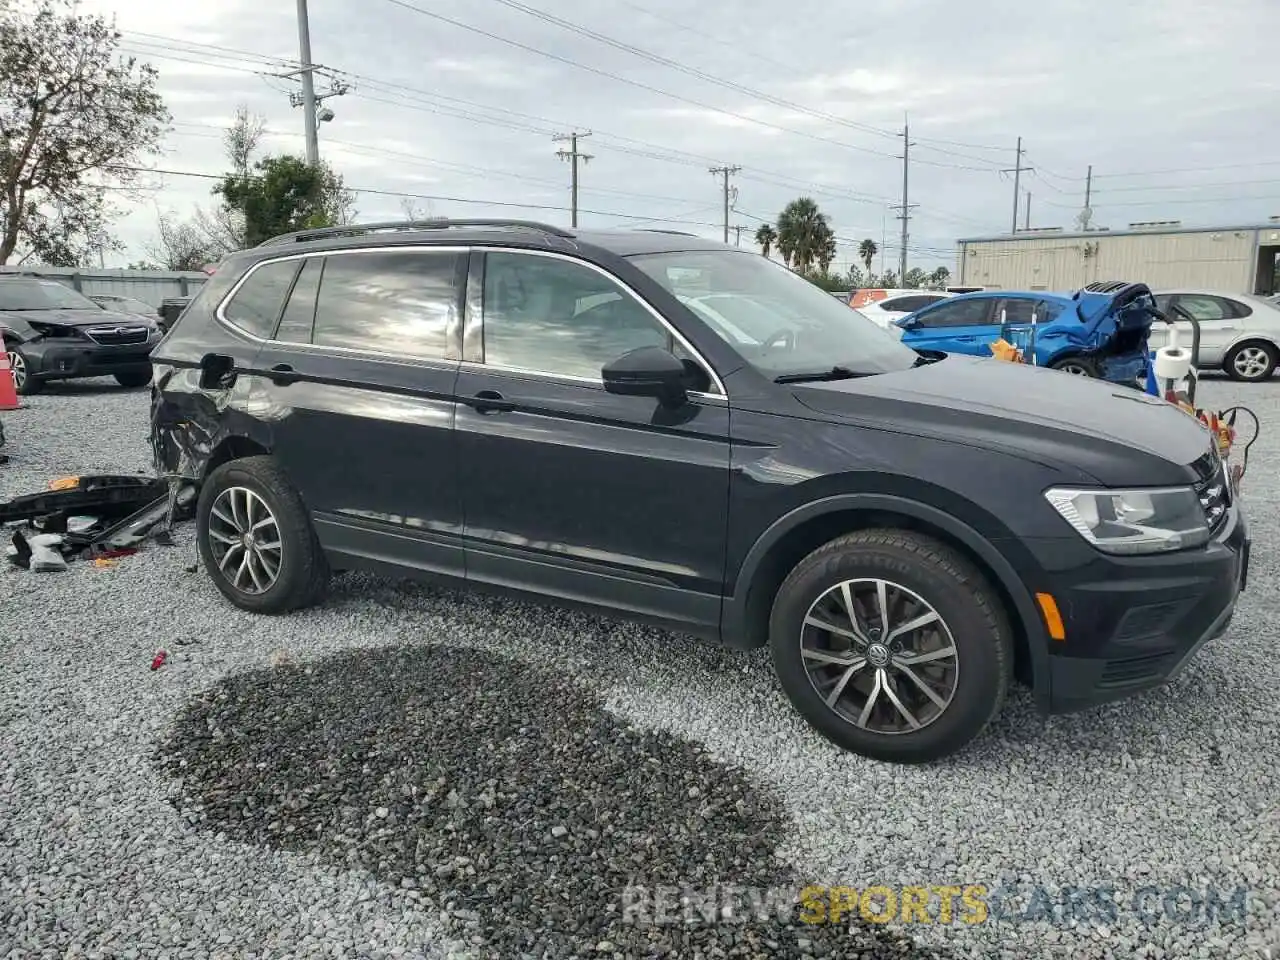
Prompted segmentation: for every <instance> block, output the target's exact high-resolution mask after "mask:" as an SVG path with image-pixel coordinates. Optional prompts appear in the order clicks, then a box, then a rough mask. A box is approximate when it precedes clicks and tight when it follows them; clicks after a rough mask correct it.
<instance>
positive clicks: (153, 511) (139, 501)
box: [0, 474, 196, 570]
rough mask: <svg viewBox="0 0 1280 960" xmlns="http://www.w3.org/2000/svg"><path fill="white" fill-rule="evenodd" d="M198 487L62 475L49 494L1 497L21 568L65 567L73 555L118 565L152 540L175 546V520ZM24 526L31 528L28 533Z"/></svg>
mask: <svg viewBox="0 0 1280 960" xmlns="http://www.w3.org/2000/svg"><path fill="white" fill-rule="evenodd" d="M195 500H196V488H195V485H194V484H191V483H185V482H183V481H179V480H172V481H170V480H165V479H161V478H152V477H133V476H121V475H115V474H101V475H89V476H79V477H57V478H55V479H54V480H52V481H50V483H49V489H48V491H46V492H41V493H30V494H26V495H24V496H20V497H14V498H13V499H12V500H9V501H8V502H6V503H0V526H3V525H5V524H25V525H26V526H25V528H20V529H18V530H16V531H14V534H13V538H12V542H13V546H12V547H10V548H9V550H8V555H9V560H10V562H12V563H13V564H15V565H16V566H19V567H23V568H24V569H31V570H65V569H66V566H67V562H68V561H70V560H76V559H84V560H91V561H93V563H94V566H98V567H103V566H110V565H113V564H114V562H115V561H116V560H119V559H120V558H121V557H128V556H132V555H133V554H135V553H137V552H138V550H139V549H140V547H141V545H142V544H143V543H145V542H146V541H147V540H148V539H150V540H153V541H154V542H157V543H160V544H161V545H163V546H173V542H174V541H173V534H172V527H173V524H174V521H175V520H180V519H186V518H187V517H189V516H191V515H192V514H193V513H194V509H195ZM24 529H25V531H27V532H24Z"/></svg>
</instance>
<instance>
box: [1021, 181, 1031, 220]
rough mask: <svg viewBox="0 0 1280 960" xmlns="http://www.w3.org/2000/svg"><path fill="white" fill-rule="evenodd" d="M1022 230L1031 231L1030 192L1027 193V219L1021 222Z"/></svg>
mask: <svg viewBox="0 0 1280 960" xmlns="http://www.w3.org/2000/svg"><path fill="white" fill-rule="evenodd" d="M1022 229H1023V230H1030V229H1031V191H1030V190H1028V191H1027V217H1026V219H1025V220H1024V221H1023V222H1022Z"/></svg>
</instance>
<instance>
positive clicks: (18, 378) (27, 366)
mask: <svg viewBox="0 0 1280 960" xmlns="http://www.w3.org/2000/svg"><path fill="white" fill-rule="evenodd" d="M4 354H5V358H6V359H7V360H8V361H9V369H10V370H11V371H12V372H13V389H14V390H15V391H16V392H17V393H18V394H19V395H21V396H24V397H29V396H31V395H32V394H33V393H39V392H40V391H41V390H42V389H43V388H44V383H43V382H42V381H40V380H38V379H36V376H35V373H34V372H33V368H32V364H31V361H30V360H28V359H27V358H26V356H25V355H24V354H23V352H22V349H21V348H20V347H18V346H17V344H13V343H6V344H5V345H4Z"/></svg>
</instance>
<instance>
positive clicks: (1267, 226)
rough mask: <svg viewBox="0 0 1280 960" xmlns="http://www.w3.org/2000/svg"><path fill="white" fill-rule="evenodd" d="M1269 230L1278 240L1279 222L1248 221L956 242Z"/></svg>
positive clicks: (1005, 235)
mask: <svg viewBox="0 0 1280 960" xmlns="http://www.w3.org/2000/svg"><path fill="white" fill-rule="evenodd" d="M1255 230H1257V231H1262V230H1270V231H1272V232H1274V233H1275V239H1276V240H1280V223H1250V224H1245V225H1243V226H1240V225H1235V226H1226V227H1172V228H1170V229H1166V230H1160V229H1156V228H1151V229H1146V230H1088V231H1079V232H1072V233H1058V232H1052V233H1050V232H1048V231H1045V232H1044V233H1037V232H1036V231H1034V230H1032V231H1030V232H1021V231H1020V232H1018V233H1016V234H1009V233H998V234H993V235H988V236H982V237H961V238H960V239H959V240H957V241H956V243H997V242H1003V243H1017V242H1019V241H1022V240H1067V239H1071V240H1085V239H1088V240H1097V239H1098V238H1099V237H1137V236H1143V237H1166V236H1172V235H1173V234H1183V233H1237V232H1240V231H1248V232H1250V233H1252V232H1253V231H1255Z"/></svg>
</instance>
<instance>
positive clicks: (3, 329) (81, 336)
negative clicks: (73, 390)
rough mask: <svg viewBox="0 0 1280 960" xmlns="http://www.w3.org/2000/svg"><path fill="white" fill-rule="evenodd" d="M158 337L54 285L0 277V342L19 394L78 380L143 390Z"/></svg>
mask: <svg viewBox="0 0 1280 960" xmlns="http://www.w3.org/2000/svg"><path fill="white" fill-rule="evenodd" d="M160 335H161V333H160V327H159V325H158V324H157V323H156V322H155V321H154V320H150V319H148V318H146V317H136V316H132V315H130V314H127V313H115V312H113V311H108V310H106V309H104V308H103V307H100V306H99V305H98V304H96V303H94V302H93V301H92V300H90V299H89V298H88V297H86V296H83V295H82V294H80V293H77V292H76V291H75V290H72V289H71V288H70V287H68V286H66V285H64V284H61V283H59V282H58V281H56V280H41V279H38V278H35V277H0V338H3V340H4V350H5V353H6V354H7V355H8V359H9V366H10V368H11V369H12V370H13V380H14V385H15V386H16V387H17V389H18V392H19V393H24V394H31V393H36V392H38V391H39V390H40V388H41V387H43V386H44V385H45V384H46V383H47V382H49V381H50V380H71V379H76V378H80V377H103V376H108V377H115V378H116V382H117V383H119V384H120V386H122V387H142V386H145V385H146V384H147V381H149V380H150V379H151V360H150V357H149V355H150V353H151V348H152V347H154V346H155V345H156V343H158V342H159V340H160Z"/></svg>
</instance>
